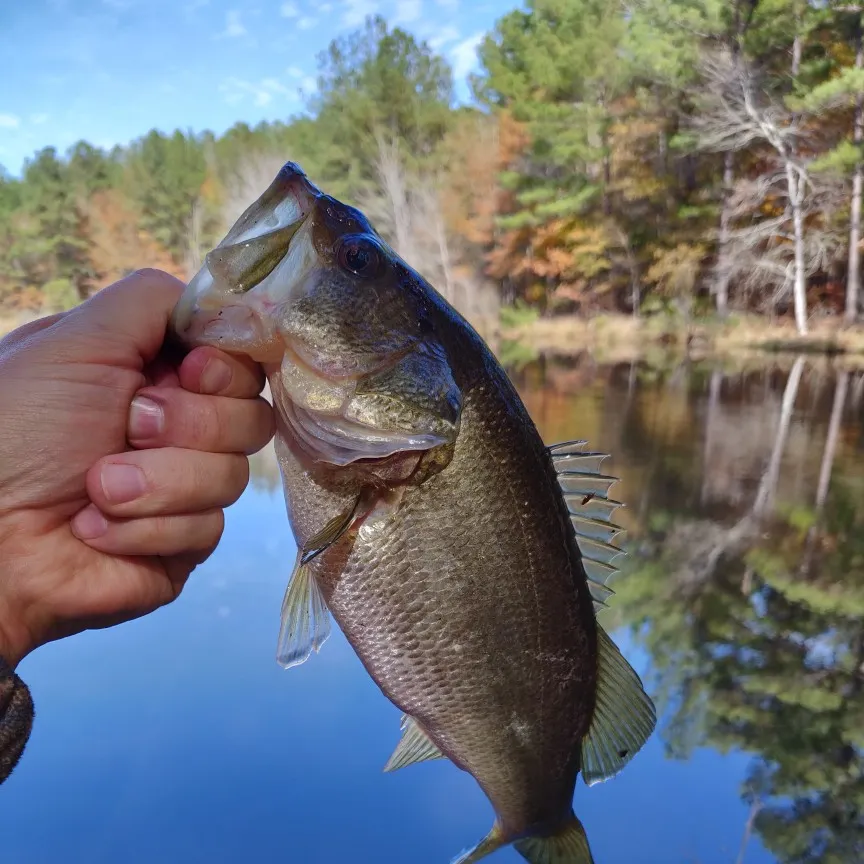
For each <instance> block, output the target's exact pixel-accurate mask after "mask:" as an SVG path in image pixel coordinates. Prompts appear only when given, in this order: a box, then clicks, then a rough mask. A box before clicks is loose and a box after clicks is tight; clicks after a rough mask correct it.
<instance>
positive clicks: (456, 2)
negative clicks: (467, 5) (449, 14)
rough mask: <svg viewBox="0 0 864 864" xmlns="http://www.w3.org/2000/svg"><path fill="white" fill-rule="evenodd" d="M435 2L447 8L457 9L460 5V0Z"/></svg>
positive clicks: (439, 0) (436, 0) (438, 0)
mask: <svg viewBox="0 0 864 864" xmlns="http://www.w3.org/2000/svg"><path fill="white" fill-rule="evenodd" d="M435 2H436V3H437V4H438V5H439V6H443V7H444V8H445V9H456V8H457V7H458V6H459V0H435Z"/></svg>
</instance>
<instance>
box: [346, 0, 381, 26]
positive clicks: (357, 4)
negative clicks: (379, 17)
mask: <svg viewBox="0 0 864 864" xmlns="http://www.w3.org/2000/svg"><path fill="white" fill-rule="evenodd" d="M343 2H344V4H345V11H344V12H343V13H342V23H343V24H344V25H345V26H346V27H356V26H357V25H358V24H362V23H363V20H364V19H365V18H366V16H367V15H374V14H375V13H376V12H377V11H378V3H377V0H343Z"/></svg>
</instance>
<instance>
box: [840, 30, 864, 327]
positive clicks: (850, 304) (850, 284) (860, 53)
mask: <svg viewBox="0 0 864 864" xmlns="http://www.w3.org/2000/svg"><path fill="white" fill-rule="evenodd" d="M855 30H856V32H855V41H856V51H855V68H856V69H861V68H862V67H864V40H862V27H861V18H860V16H859V18H858V22H857V26H856V28H855ZM852 141H853V143H854V144H855V147H856V149H860V147H861V143H862V141H864V97H862V96H860V95H859V96H858V97H857V98H856V99H855V126H854V129H853V132H852ZM862 187H864V166H862V164H861V162H856V163H855V171H854V173H853V175H852V202H851V205H852V206H851V211H852V212H851V216H850V220H849V273H848V276H847V278H846V314H845V315H844V318H845V319H846V321H848V322H849V323H850V324H851V323H852V322H854V321H855V319H856V318H857V317H858V292H859V288H860V284H861V250H860V249H859V248H858V244H859V243H860V242H861V191H862Z"/></svg>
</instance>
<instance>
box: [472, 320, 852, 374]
mask: <svg viewBox="0 0 864 864" xmlns="http://www.w3.org/2000/svg"><path fill="white" fill-rule="evenodd" d="M516 317H517V316H510V317H508V316H507V315H504V316H502V321H501V323H500V324H499V325H498V326H497V327H495V328H489V330H488V331H487V336H491V340H490V341H494V342H496V343H499V344H500V349H499V350H501V351H503V352H505V353H506V352H507V351H512V352H518V351H522V352H531V353H534V354H548V355H556V354H557V355H573V354H577V353H580V352H582V351H587V352H589V353H590V354H591V355H593V356H594V357H595V358H597V360H599V361H603V362H615V361H626V360H630V359H634V358H636V357H645V356H646V355H650V354H652V353H655V352H662V353H664V354H668V353H670V352H671V353H678V354H681V355H686V356H689V357H694V358H698V357H703V356H711V355H713V356H718V355H719V356H723V355H742V354H761V355H770V354H781V353H784V354H785V353H796V354H797V353H805V354H813V355H822V356H826V357H835V358H837V359H840V358H842V359H843V360H844V361H845V362H847V363H849V364H850V365H855V366H861V367H864V326H861V325H856V326H854V327H846V326H843V325H842V323H841V322H839V321H837V320H830V319H824V320H820V321H814V322H813V323H812V324H811V326H810V332H809V333H808V334H807V335H806V336H801V335H799V334H798V333H797V331H796V329H795V325H794V323H793V322H792V321H787V320H775V321H770V320H768V319H766V318H761V317H757V316H734V317H730V318H729V319H728V320H727V321H720V320H703V321H698V322H695V321H694V322H690V323H685V322H682V321H676V320H673V319H670V318H668V317H665V316H659V315H655V316H651V317H646V318H634V317H632V316H626V315H598V316H596V317H594V318H579V317H576V316H572V317H571V316H562V317H557V318H536V319H530V318H529V317H528V316H527V315H525V316H523V317H524V318H525V319H526V320H521V321H520V320H514V318H516ZM490 331H491V332H490Z"/></svg>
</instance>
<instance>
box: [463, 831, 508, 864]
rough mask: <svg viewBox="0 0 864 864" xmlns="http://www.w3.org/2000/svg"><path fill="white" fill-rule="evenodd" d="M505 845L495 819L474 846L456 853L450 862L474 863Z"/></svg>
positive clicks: (505, 842)
mask: <svg viewBox="0 0 864 864" xmlns="http://www.w3.org/2000/svg"><path fill="white" fill-rule="evenodd" d="M506 845H507V841H506V840H505V839H504V838H503V836H502V834H501V827H500V825H499V824H498V822H497V821H496V822H495V824H494V825H493V826H492V830H491V831H490V832H489V833H488V834H487V835H486V836H485V837H484V838H483V839H482V840H481V841H480V842H479V843H478V844H477V845H476V846H474V847H473V848H472V849H466V850H465V851H464V852H462V853H460V854H459V855H457V856H456V857H455V858H454V859H453V860H452V861H451V862H450V864H474V862H475V861H479V860H480V859H481V858H485V857H486V856H487V855H491V854H492V853H493V852H496V851H497V850H498V849H500V848H501V847H502V846H506Z"/></svg>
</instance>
